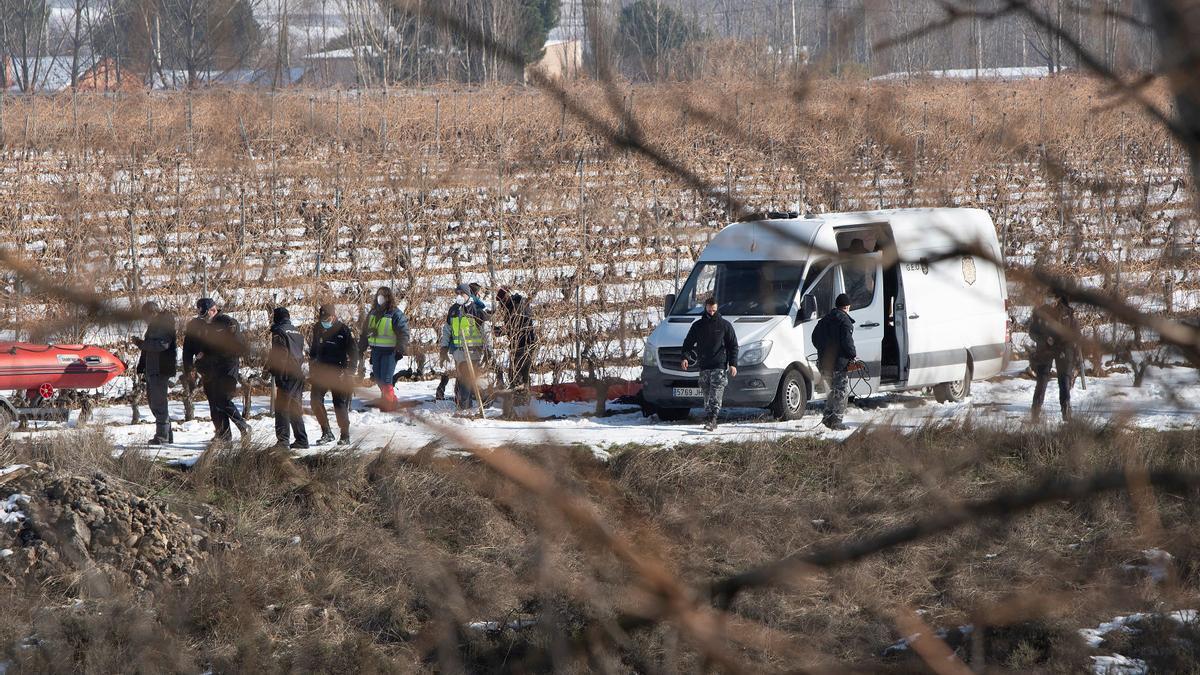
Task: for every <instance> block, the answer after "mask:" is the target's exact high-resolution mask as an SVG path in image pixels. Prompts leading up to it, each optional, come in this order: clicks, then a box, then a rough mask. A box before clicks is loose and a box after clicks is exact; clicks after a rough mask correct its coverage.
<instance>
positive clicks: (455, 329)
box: [450, 314, 483, 347]
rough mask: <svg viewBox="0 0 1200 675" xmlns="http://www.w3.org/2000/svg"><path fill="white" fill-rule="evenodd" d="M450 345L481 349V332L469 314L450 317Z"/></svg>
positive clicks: (477, 323) (476, 322)
mask: <svg viewBox="0 0 1200 675" xmlns="http://www.w3.org/2000/svg"><path fill="white" fill-rule="evenodd" d="M450 344H451V345H452V346H454V347H462V346H463V345H466V346H468V347H482V346H483V331H481V330H479V322H478V321H476V320H475V317H473V316H471V315H470V314H462V315H460V316H452V317H450Z"/></svg>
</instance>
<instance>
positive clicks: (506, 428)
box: [14, 361, 1200, 462]
mask: <svg viewBox="0 0 1200 675" xmlns="http://www.w3.org/2000/svg"><path fill="white" fill-rule="evenodd" d="M1025 366H1026V364H1025V363H1024V362H1021V361H1017V362H1014V363H1013V364H1012V365H1011V366H1010V368H1009V369H1008V371H1006V372H1005V373H1004V374H1002V375H1000V376H998V377H996V378H993V379H991V380H988V381H984V382H975V383H973V384H972V396H971V398H970V399H968V400H966V401H963V402H961V403H953V404H939V403H937V402H935V401H934V399H933V397H932V396H929V395H924V394H922V393H921V392H916V391H914V392H906V393H898V394H885V395H876V396H871V397H868V398H867V399H866V400H865V404H864V407H863V408H858V407H855V406H851V407H850V409H849V410H848V411H847V415H846V424H847V426H848V427H849V428H850V429H849V430H848V431H841V432H834V431H829V430H827V429H825V428H824V427H823V426H821V424H820V418H821V414H820V406H821V404H820V403H815V404H812V405H810V408H809V411H808V413H807V414H806V415H805V416H804V417H803V418H801V419H800V420H797V421H794V422H776V421H774V420H773V419H772V418H771V417H770V416H769V415H768V414H767V413H766V411H763V410H754V409H727V410H724V411H722V413H721V426H720V427H719V428H718V429H717V430H716V431H715V432H711V433H710V432H705V431H704V430H703V428H702V426H701V425H700V423H699V421H698V420H697V419H696V418H693V420H691V421H690V422H681V423H664V422H660V421H659V420H658V418H657V417H649V418H647V417H644V416H643V415H642V413H641V411H640V409H638V408H637V407H635V406H630V405H620V404H615V403H609V406H608V408H609V410H610V413H611V414H610V415H608V416H605V417H596V416H595V415H594V410H595V405H594V404H593V403H591V402H586V403H561V404H552V403H547V402H543V401H535V402H534V403H533V404H532V409H531V410H529V412H530V413H531V414H532V416H533V417H535V418H536V419H534V420H530V421H506V420H502V419H499V417H500V410H499V409H496V408H492V409H489V410H488V411H487V412H488V416H487V418H486V419H479V418H478V417H477V413H476V416H475V417H470V416H458V415H456V414H455V410H454V405H453V403H451V402H450V401H435V400H434V390H435V388H436V383H435V382H433V381H428V382H412V383H406V382H402V383H400V384H399V385H398V386H397V388H396V392H397V396H398V397H399V398H400V399H401V400H402V401H404V402H406V403H410V404H412V405H413V406H414V407H413V408H412V420H409V419H405V418H403V417H399V416H393V415H389V414H387V413H383V412H380V411H378V410H376V409H373V408H369V407H367V406H366V405H365V403H366V402H367V401H370V400H371V399H373V398H375V396H377V393H376V391H375V390H374V389H360V390H358V391H357V392H356V396H355V399H354V403H353V407H352V410H351V413H350V432H351V437H352V441H353V443H354V447H355V448H356V449H358V450H360V451H369V450H378V449H381V448H385V447H386V448H390V449H392V450H395V451H397V452H406V453H412V452H416V451H417V450H419V449H421V448H422V447H425V446H426V445H429V444H430V443H434V442H436V441H438V440H439V438H440V437H441V433H440V432H439V431H438V430H437V427H442V426H453V427H454V428H455V429H456V430H457V431H459V432H461V433H464V434H466V435H467V436H468V437H470V438H471V439H472V440H473V441H474V442H476V443H478V444H481V445H483V446H486V447H496V446H500V445H510V444H541V443H547V442H554V443H561V444H571V445H581V446H584V447H587V448H591V449H592V450H593V451H595V452H596V454H597V455H598V456H600V457H605V456H607V454H608V453H609V452H610V451H612V450H613V449H616V448H619V447H620V446H622V445H628V444H643V445H651V446H660V447H672V446H677V445H680V444H686V443H700V442H707V441H711V440H718V441H740V440H745V441H754V440H772V439H781V438H787V437H791V436H794V435H796V434H803V435H808V436H817V437H822V438H831V439H842V438H845V437H846V436H848V435H849V434H851V433H854V431H855V430H857V429H861V428H862V427H863V426H864V425H870V424H875V425H885V426H889V427H893V428H896V429H898V430H909V429H914V428H916V427H918V426H920V425H923V424H927V423H930V422H942V421H963V420H966V419H968V418H969V419H971V420H972V421H973V422H974V423H975V424H980V425H996V426H1005V427H1015V426H1016V425H1019V424H1024V423H1026V422H1027V421H1028V416H1029V403H1030V400H1031V398H1032V396H1033V393H1032V392H1033V386H1034V383H1033V381H1032V380H1029V379H1025V378H1022V377H1020V373H1021V372H1022V371H1023V370H1024V368H1025ZM859 386H860V387H861V385H859ZM1056 386H1057V385H1056V384H1055V383H1054V381H1053V380H1052V381H1051V383H1050V386H1049V387H1048V389H1047V392H1046V405H1045V408H1044V410H1043V418H1044V419H1045V420H1047V422H1048V423H1051V424H1054V423H1057V420H1058V415H1059V410H1058V403H1057V401H1058V394H1057V388H1056ZM1087 386H1088V388H1087V391H1083V390H1082V389H1081V388H1080V386H1079V384H1078V383H1077V384H1076V387H1075V389H1074V391H1073V392H1072V401H1073V406H1074V410H1075V413H1076V416H1077V417H1092V418H1095V419H1097V420H1099V421H1110V420H1115V421H1119V422H1124V423H1127V424H1130V425H1133V426H1137V427H1144V428H1154V429H1179V428H1192V427H1195V426H1196V424H1197V421H1198V420H1200V371H1197V370H1195V369H1192V368H1183V367H1169V368H1151V369H1150V370H1149V371H1148V372H1147V374H1146V377H1145V382H1144V384H1143V386H1142V387H1140V388H1135V387H1133V385H1132V375H1130V374H1127V373H1117V374H1113V375H1111V376H1109V377H1106V378H1090V377H1089V378H1088V379H1087ZM450 389H451V390H452V389H453V388H452V387H451V388H450ZM858 393H860V394H865V393H866V392H863V391H860V392H858ZM239 402H240V399H239ZM307 405H308V398H307V395H306V397H305V406H306V409H307ZM326 408H327V409H328V410H329V416H330V422H331V423H333V424H334V425H335V426H336V423H335V422H334V419H333V411H332V405H331V404H330V402H329V401H328V400H327V401H326ZM268 410H269V406H268V400H267V398H266V397H255V398H254V400H253V401H252V411H251V417H252V419H251V420H250V422H251V426H252V429H253V439H254V440H255V441H256V442H261V443H267V444H269V443H271V442H273V441H274V420H273V419H272V418H271V417H270V415H269V414H268ZM697 412H698V411H693V414H696V413H697ZM142 413H143V420H146V421H143V422H142V423H141V424H137V425H132V424H130V423H129V420H130V416H131V410H130V408H129V406H127V405H115V406H109V407H101V408H98V409H96V410H95V411H94V412H93V420H92V422H91V425H93V426H96V427H99V428H101V429H103V430H104V432H105V433H106V434H107V435H108V436H109V437H110V438H111V439H112V441H113V442H114V444H115V445H116V446H117V447H118V448H122V449H123V448H136V449H139V450H142V451H144V452H147V453H149V454H151V455H152V456H155V457H158V458H160V459H163V460H176V461H183V462H188V461H191V460H194V459H195V458H196V457H198V456H199V454H200V453H201V452H202V451H203V450H204V447H205V445H206V443H207V442H208V441H209V440H210V439H211V438H212V424H211V423H210V422H209V420H208V406H207V404H205V403H204V402H203V401H197V402H196V404H195V413H196V417H197V419H196V420H193V421H191V422H186V423H184V422H179V421H177V422H176V423H175V440H176V443H175V444H173V445H170V446H165V447H162V448H157V447H153V446H146V445H144V443H145V441H146V440H148V439H149V438H150V437H151V436H153V435H154V426H153V424H152V422H151V421H150V416H149V411H148V410H147V409H146V408H145V407H144V406H143V408H142ZM171 417H172V418H173V419H175V420H182V418H183V404H182V403H181V402H178V401H174V402H172V403H171ZM425 423H429V424H430V425H433V426H428V425H427V424H425ZM30 424H31V427H34V426H37V427H38V429H37V430H36V431H25V432H16V433H15V434H14V435H15V436H17V437H29V436H32V435H34V434H38V433H45V432H53V431H56V430H62V429H63V425H60V424H55V423H30ZM305 424H306V427H307V430H308V435H309V438H310V440H313V441H315V440H316V439H317V438H318V437H319V436H320V428H319V426H318V425H317V423H316V420H314V419H313V418H312V417H311V416H306V417H305ZM66 426H67V427H76V426H77V422H76V420H75V415H72V419H71V421H70V422H68V423H67V424H66ZM235 437H236V431H235ZM334 447H335V446H324V447H321V448H313V449H311V450H309V451H308V452H309V453H313V452H325V451H329V450H331V449H333V448H334ZM438 449H439V450H452V449H454V448H453V447H447V446H445V445H439V446H438Z"/></svg>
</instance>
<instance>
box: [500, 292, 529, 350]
mask: <svg viewBox="0 0 1200 675" xmlns="http://www.w3.org/2000/svg"><path fill="white" fill-rule="evenodd" d="M500 307H501V308H502V309H503V310H504V313H503V318H504V321H503V324H502V325H500V326H497V327H496V334H497V335H507V336H508V337H509V338H511V339H512V341H513V344H514V346H515V347H517V348H518V349H521V348H526V347H528V346H529V345H532V344H533V339H534V332H533V313H532V312H531V311H530V309H529V299H528V298H526V297H525V296H523V295H521V294H520V293H515V294H513V295H510V296H508V297H507V298H505V299H504V300H502V301H501V302H500Z"/></svg>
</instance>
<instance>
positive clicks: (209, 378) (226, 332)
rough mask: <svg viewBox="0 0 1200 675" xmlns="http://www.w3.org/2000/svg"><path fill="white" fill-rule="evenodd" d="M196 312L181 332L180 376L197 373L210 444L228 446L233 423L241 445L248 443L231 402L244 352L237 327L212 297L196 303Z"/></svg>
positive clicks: (242, 421) (239, 415)
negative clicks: (212, 432)
mask: <svg viewBox="0 0 1200 675" xmlns="http://www.w3.org/2000/svg"><path fill="white" fill-rule="evenodd" d="M196 309H197V310H198V311H199V316H197V317H195V318H193V319H192V320H191V321H189V322H188V324H187V329H186V330H185V332H184V338H183V374H184V377H190V376H191V373H192V372H193V371H195V372H198V373H199V374H200V379H201V380H202V382H203V385H204V395H205V397H206V398H208V409H209V413H210V414H211V415H212V423H213V429H214V430H215V431H216V435H215V436H214V437H213V441H214V442H216V443H223V444H229V443H231V442H232V441H233V434H232V433H231V432H230V429H229V425H230V423H233V424H234V425H236V426H237V428H238V431H239V432H241V435H242V442H243V443H249V441H250V425H249V424H247V423H246V420H245V419H243V418H242V413H241V412H240V411H239V410H238V409H237V406H235V405H234V403H233V395H234V393H235V392H236V391H237V382H238V380H237V378H238V371H239V369H240V368H241V357H242V355H243V354H245V353H246V343H245V338H244V337H243V336H242V330H241V327H240V326H238V322H237V321H235V320H234V318H233V317H231V316H229V315H228V314H222V313H221V311H220V308H219V307H217V303H216V301H215V300H213V299H212V298H200V299H199V300H197V301H196Z"/></svg>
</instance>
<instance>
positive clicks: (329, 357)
mask: <svg viewBox="0 0 1200 675" xmlns="http://www.w3.org/2000/svg"><path fill="white" fill-rule="evenodd" d="M308 357H309V358H310V359H312V361H313V362H314V363H322V364H325V365H327V366H336V367H338V368H343V369H345V368H354V367H355V366H356V364H357V363H358V347H357V345H355V343H354V333H353V331H351V330H350V327H349V326H347V325H346V324H344V323H342V322H341V321H335V322H334V323H333V326H331V327H330V328H329V329H326V328H324V327H323V326H321V324H319V323H317V324H314V325H313V330H312V338H311V340H310V341H309V347H308Z"/></svg>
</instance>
